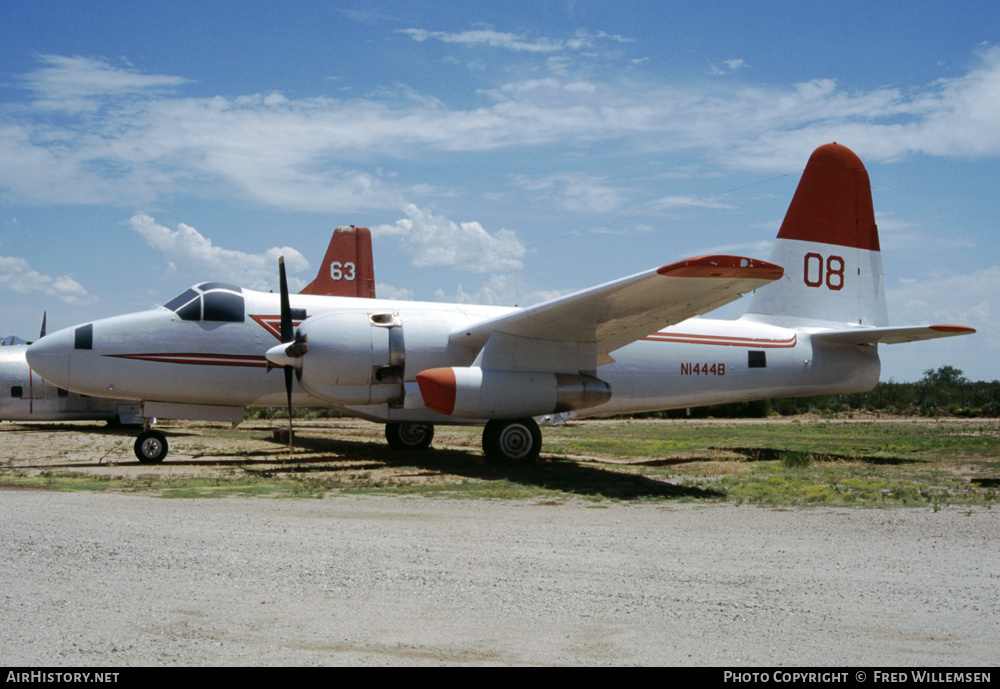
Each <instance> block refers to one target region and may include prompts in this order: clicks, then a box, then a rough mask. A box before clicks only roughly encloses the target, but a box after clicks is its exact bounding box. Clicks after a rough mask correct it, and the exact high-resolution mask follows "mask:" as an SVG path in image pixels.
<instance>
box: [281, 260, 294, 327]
mask: <svg viewBox="0 0 1000 689" xmlns="http://www.w3.org/2000/svg"><path fill="white" fill-rule="evenodd" d="M278 281H279V283H280V288H281V341H282V342H291V341H292V340H293V339H295V335H294V334H293V332H292V307H291V306H290V305H289V303H288V279H287V278H286V277H285V257H284V256H282V257H280V258H279V259H278Z"/></svg>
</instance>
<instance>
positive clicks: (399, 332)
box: [299, 311, 405, 405]
mask: <svg viewBox="0 0 1000 689" xmlns="http://www.w3.org/2000/svg"><path fill="white" fill-rule="evenodd" d="M300 330H301V331H302V333H303V334H304V335H305V336H306V337H307V338H308V342H309V352H308V354H306V355H305V356H303V357H302V378H301V380H300V381H299V382H300V383H301V385H302V388H303V389H304V390H305V391H306V392H308V393H309V394H311V395H315V396H316V397H319V398H321V399H324V400H327V401H330V402H333V403H335V404H345V405H350V404H381V403H384V402H391V401H393V400H395V399H400V398H402V396H403V367H404V364H405V346H404V342H403V328H402V323H401V322H400V320H399V317H398V316H396V315H394V314H389V313H375V314H370V313H364V312H358V311H348V312H344V313H331V314H324V315H321V316H316V317H314V318H310V319H307V320H306V321H303V323H302V326H301V328H300Z"/></svg>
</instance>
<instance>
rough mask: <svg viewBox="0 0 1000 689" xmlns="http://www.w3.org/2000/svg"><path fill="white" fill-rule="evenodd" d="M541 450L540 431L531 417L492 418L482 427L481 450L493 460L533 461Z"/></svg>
mask: <svg viewBox="0 0 1000 689" xmlns="http://www.w3.org/2000/svg"><path fill="white" fill-rule="evenodd" d="M541 450H542V432H541V430H539V428H538V424H537V423H535V420H534V419H532V418H527V419H514V420H510V419H494V420H492V421H490V422H488V423H487V424H486V428H484V429H483V452H485V453H486V458H487V459H489V460H490V461H493V462H524V463H529V462H534V461H535V460H536V459H538V453H539V452H541Z"/></svg>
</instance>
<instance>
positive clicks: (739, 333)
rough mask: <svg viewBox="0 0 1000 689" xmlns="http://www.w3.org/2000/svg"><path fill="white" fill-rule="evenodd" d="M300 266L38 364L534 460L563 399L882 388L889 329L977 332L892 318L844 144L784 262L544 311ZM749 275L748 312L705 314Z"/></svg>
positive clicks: (806, 200) (819, 163) (84, 332)
mask: <svg viewBox="0 0 1000 689" xmlns="http://www.w3.org/2000/svg"><path fill="white" fill-rule="evenodd" d="M281 273H282V279H281V283H282V289H281V293H280V294H269V293H262V292H256V291H251V290H246V289H241V288H240V287H237V286H233V285H228V284H222V283H216V282H208V283H203V284H200V285H197V286H195V287H193V288H191V289H189V290H187V291H186V292H185V293H183V294H182V295H180V296H178V297H176V298H174V299H172V300H171V301H169V302H167V303H166V304H164V305H163V306H162V307H159V308H156V309H153V310H151V311H144V312H141V313H133V314H129V315H125V316H118V317H115V318H108V319H104V320H98V321H94V322H92V323H86V324H83V325H79V326H76V327H73V328H67V329H65V330H61V331H59V332H56V333H52V334H50V335H47V336H46V337H43V338H41V339H40V340H39V341H37V342H36V343H34V344H33V345H31V347H30V348H29V349H28V355H27V356H28V361H29V362H30V363H31V365H32V367H33V368H34V369H35V370H36V371H38V372H39V373H40V374H41V375H42V376H43V377H45V378H46V379H47V380H49V381H50V382H52V383H54V384H56V385H59V386H61V387H64V388H66V389H69V390H73V391H77V392H81V393H86V394H88V395H94V396H108V397H117V398H124V399H133V400H137V401H140V402H141V404H142V416H143V418H145V419H150V418H153V417H163V418H193V419H217V420H223V419H224V420H228V421H234V422H236V421H239V420H241V419H242V418H243V411H244V407H246V406H250V405H254V406H271V405H279V404H283V403H288V404H289V406H302V407H335V408H338V409H340V410H342V411H344V412H346V413H347V414H350V415H354V416H357V417H361V418H364V419H368V420H371V421H375V422H379V423H384V424H385V426H386V437H387V439H388V441H389V443H390V445H391V446H392V447H394V448H409V449H424V448H427V447H428V446H429V444H430V443H431V439H432V436H433V427H434V425H435V424H485V429H484V431H483V448H484V451H485V453H486V455H487V456H488V457H490V458H495V459H501V460H525V461H527V460H532V459H534V458H535V457H537V455H538V453H539V449H540V447H541V433H540V430H539V426H538V423H537V421H536V419H537V418H539V417H542V416H545V415H551V414H572V415H578V416H579V417H587V416H599V415H608V414H621V413H630V412H643V411H651V410H661V409H672V408H684V407H695V406H701V405H709V404H719V403H726V402H735V401H746V400H752V399H763V398H771V397H788V396H795V395H817V394H834V393H845V392H857V391H863V390H868V389H871V388H872V387H874V386H875V384H876V383H877V382H878V379H879V373H880V362H879V350H878V345H879V344H894V343H901V342H910V341H915V340H925V339H931V338H938V337H947V336H954V335H965V334H969V333H972V332H975V331H974V330H973V329H972V328H968V327H965V326H957V325H911V326H890V325H889V320H888V316H887V311H886V303H885V292H884V285H883V275H882V258H881V251H880V247H879V238H878V229H877V227H876V224H875V216H874V210H873V205H872V198H871V186H870V184H869V180H868V173H867V171H866V170H865V167H864V165H863V164H862V162H861V160H860V159H859V158H858V157H857V156H856V155H855V154H854V153H853V152H852V151H851V150H849V149H848V148H846V147H844V146H842V145H839V144H835V143H834V144H826V145H824V146H821V147H820V148H818V149H816V151H814V152H813V154H812V156H811V157H810V159H809V162H808V164H807V165H806V168H805V171H804V172H803V174H802V178H801V180H800V182H799V185H798V187H797V189H796V191H795V194H794V196H793V198H792V201H791V204H790V206H789V209H788V212H787V214H786V216H785V219H784V221H783V223H782V225H781V228H780V230H779V232H778V236H777V239H776V241H775V243H774V246H773V249H772V252H771V255H770V257H769V258H768V260H767V261H762V260H758V259H753V258H745V257H740V256H726V255H714V256H699V257H696V258H691V259H688V260H683V261H678V262H675V263H670V264H668V265H663V266H660V267H657V268H653V269H651V270H647V271H646V272H643V273H638V274H636V275H633V276H631V277H627V278H623V279H620V280H616V281H613V282H609V283H606V284H603V285H600V286H597V287H594V288H591V289H586V290H583V291H580V292H576V293H573V294H570V295H567V296H562V297H558V298H555V299H551V300H549V301H546V302H544V303H542V304H538V305H536V306H531V307H527V308H503V307H493V306H470V305H464V304H443V303H423V302H409V301H397V300H382V299H372V300H369V299H364V300H361V299H351V298H340V297H326V296H312V295H309V294H295V295H288V291H287V287H286V286H285V280H284V277H283V273H284V266H283V264H282V266H281ZM343 275H344V273H343V271H341V276H342V277H343ZM749 292H753V293H754V294H753V296H752V297H751V298H750V300H749V305H748V308H747V310H746V313H745V314H744V315H743V316H742V317H740V318H738V319H735V320H716V319H707V318H699V317H698V316H701V315H702V314H705V313H708V312H709V311H712V310H714V309H716V308H718V307H720V306H722V305H724V304H726V303H729V302H730V301H733V300H735V299H737V298H739V297H740V296H741V295H743V294H746V293H749ZM273 367H280V368H283V369H284V372H285V376H284V385H282V380H281V376H275V375H270V376H269V375H267V372H268V370H269V369H270V368H273ZM166 452H167V441H166V438H165V437H164V436H163V434H161V433H159V432H158V431H155V430H152V429H150V430H147V431H146V432H145V433H144V434H143V435H141V436H140V437H139V439H138V440H137V442H136V454H137V456H138V457H139V459H140V461H145V462H158V461H161V460H162V459H163V457H164V456H165V454H166Z"/></svg>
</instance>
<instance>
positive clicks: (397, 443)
mask: <svg viewBox="0 0 1000 689" xmlns="http://www.w3.org/2000/svg"><path fill="white" fill-rule="evenodd" d="M385 439H386V440H387V441H389V447H390V448H391V449H393V450H405V451H407V452H420V451H422V450H426V449H427V448H428V447H430V446H431V441H432V440H434V426H432V425H430V424H427V423H387V424H386V425H385Z"/></svg>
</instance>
